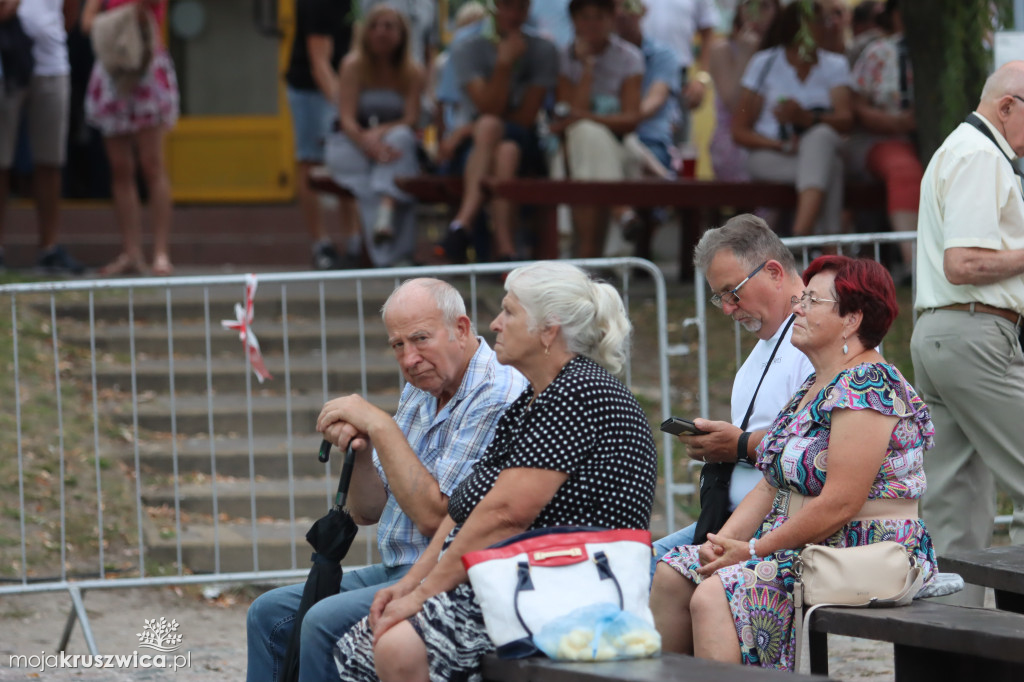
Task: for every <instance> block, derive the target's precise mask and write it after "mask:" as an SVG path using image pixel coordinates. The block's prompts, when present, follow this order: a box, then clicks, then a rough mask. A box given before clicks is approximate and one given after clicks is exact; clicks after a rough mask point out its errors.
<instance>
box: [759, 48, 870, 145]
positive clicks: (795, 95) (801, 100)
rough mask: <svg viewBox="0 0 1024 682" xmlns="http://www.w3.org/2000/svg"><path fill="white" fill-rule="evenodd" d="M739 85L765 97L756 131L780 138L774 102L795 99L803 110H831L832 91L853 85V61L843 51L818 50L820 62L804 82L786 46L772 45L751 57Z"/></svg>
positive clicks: (812, 68) (772, 137)
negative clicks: (849, 60)
mask: <svg viewBox="0 0 1024 682" xmlns="http://www.w3.org/2000/svg"><path fill="white" fill-rule="evenodd" d="M740 85H742V86H743V87H744V88H746V89H747V90H750V91H752V92H755V93H757V94H758V95H761V97H763V98H764V104H763V105H762V106H761V114H760V116H758V117H757V122H755V123H754V130H755V131H756V132H758V133H759V134H761V135H764V136H765V137H768V138H771V139H773V140H778V139H780V137H779V121H778V119H776V118H775V114H774V113H772V110H773V109H774V108H775V105H777V104H778V103H779V102H780V101H781V100H784V99H792V100H796V102H797V104H799V105H800V106H801V107H803V108H804V109H831V108H832V97H831V96H830V94H829V93H830V92H831V90H832V89H833V88H837V87H839V86H843V85H845V86H849V85H850V64H849V62H847V61H846V57H844V56H843V55H841V54H835V53H834V52H826V51H825V50H818V63H817V64H815V65H814V66H812V67H811V71H810V73H808V74H807V78H806V79H804V80H802V81H801V80H800V79H799V78H798V77H797V75H796V69H794V68H793V66H792V65H791V64H790V63H789V62H788V61H787V60H786V49H785V48H784V47H773V48H771V49H769V50H762V51H761V52H758V53H757V54H755V55H754V56H753V57H751V58H750V62H749V63H748V64H747V70H746V71H744V72H743V79H742V80H741V81H740Z"/></svg>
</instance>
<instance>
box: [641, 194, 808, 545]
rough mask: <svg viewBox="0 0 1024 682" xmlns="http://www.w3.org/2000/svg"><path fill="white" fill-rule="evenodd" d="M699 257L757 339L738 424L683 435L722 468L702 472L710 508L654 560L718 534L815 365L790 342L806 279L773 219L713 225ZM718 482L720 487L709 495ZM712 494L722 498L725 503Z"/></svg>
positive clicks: (742, 377) (699, 422) (737, 392)
mask: <svg viewBox="0 0 1024 682" xmlns="http://www.w3.org/2000/svg"><path fill="white" fill-rule="evenodd" d="M693 263H694V266H696V267H698V268H700V269H701V270H703V271H704V273H705V276H706V277H707V281H708V285H709V286H710V287H711V291H712V292H714V293H713V294H712V295H711V303H712V304H714V305H715V306H716V307H717V308H720V309H721V310H722V312H723V313H724V314H726V315H728V316H729V317H731V318H732V319H733V320H735V321H736V322H738V323H739V324H740V325H741V326H742V327H743V328H744V329H746V330H747V331H748V332H751V333H753V334H754V335H756V336H757V338H758V342H757V344H756V345H755V346H754V348H753V350H751V351H750V355H748V356H747V359H746V360H745V361H744V363H743V366H742V367H740V369H739V371H738V372H737V373H736V377H735V379H734V380H733V386H732V422H731V423H730V422H725V421H712V420H710V419H695V420H694V425H695V426H697V428H699V429H701V430H702V431H707V432H708V433H707V434H706V435H701V436H688V435H683V436H679V440H680V442H682V443H683V444H684V445H686V452H687V454H688V455H689V456H690V458H691V459H694V460H696V461H698V462H705V463H707V464H714V465H716V466H715V467H714V468H713V469H709V470H707V471H705V472H703V473H702V478H704V477H707V478H706V479H705V485H702V486H701V487H702V493H701V503H702V505H704V507H703V508H702V509H701V517H700V518H699V519H698V523H695V524H692V525H690V526H688V527H686V528H683V529H682V530H679V531H676V532H675V533H673V534H671V535H669V536H668V537H665V538H662V539H661V540H659V541H658V542H656V543H655V545H654V549H655V559H658V558H660V557H662V556H664V555H665V554H666V553H668V552H669V551H670V550H671V549H672V548H673V547H678V546H680V545H690V544H696V543H700V542H703V541H704V535H705V534H706V533H707V532H709V531H710V532H718V530H719V529H720V528H721V523H724V521H725V519H724V518H723V517H722V512H724V514H725V516H727V514H728V513H729V512H731V511H732V510H733V509H735V508H736V505H738V504H739V503H740V501H741V500H742V499H743V498H744V497H745V496H746V494H747V493H748V492H750V490H751V489H752V488H753V487H754V486H755V485H757V483H758V481H760V480H762V478H763V477H762V475H761V472H759V471H758V470H757V469H755V468H754V466H753V463H754V459H755V449H756V448H757V444H758V443H760V442H761V438H763V437H764V434H765V433H766V431H767V429H768V427H769V426H770V425H771V423H772V422H773V421H774V420H775V417H776V416H777V415H778V413H779V411H780V410H781V409H782V408H783V407H785V405H786V403H787V402H788V401H789V399H790V398H792V397H793V394H794V393H796V390H797V389H798V388H799V387H800V385H801V384H802V383H803V381H804V379H806V378H807V375H808V374H810V373H811V372H813V371H814V369H813V367H811V363H810V361H809V360H808V359H807V356H805V355H804V354H803V353H801V352H800V351H798V350H797V349H796V348H794V347H793V345H792V343H790V337H791V336H792V334H793V329H792V324H791V323H792V317H793V315H792V309H793V304H792V303H791V300H792V299H793V298H794V297H795V298H797V299H799V297H800V296H801V294H802V293H803V287H804V284H803V280H801V278H800V273H799V271H798V270H797V268H796V260H795V259H794V258H793V254H792V252H790V250H789V249H788V248H786V246H785V245H784V244H783V243H782V240H780V239H779V237H778V235H776V234H775V233H774V232H773V231H772V230H771V228H769V227H768V225H767V223H765V222H764V221H763V220H762V219H760V218H758V217H757V216H755V215H751V214H749V213H746V214H741V215H738V216H735V217H734V218H732V219H730V220H729V221H728V222H726V223H725V225H723V226H722V227H719V228H717V229H712V230H708V231H707V232H705V233H704V236H703V237H701V240H700V242H699V243H698V244H697V248H696V249H695V250H694V255H693ZM681 416H687V415H681ZM730 469H731V471H730ZM712 481H714V482H717V485H714V484H713V483H712ZM713 485H714V492H711V493H706V492H705V490H706V489H708V490H711V489H712V486H713ZM726 489H727V493H728V503H727V509H724V510H723V509H722V507H723V506H724V505H723V502H724V500H723V499H722V498H724V496H725V493H726ZM708 495H711V496H712V497H717V498H718V504H714V502H712V501H711V500H710V498H709V497H708ZM698 530H699V532H698Z"/></svg>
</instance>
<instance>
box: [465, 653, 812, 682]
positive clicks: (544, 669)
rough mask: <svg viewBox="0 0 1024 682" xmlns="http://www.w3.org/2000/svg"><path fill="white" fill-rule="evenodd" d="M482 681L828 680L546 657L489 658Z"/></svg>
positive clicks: (682, 660) (667, 663)
mask: <svg viewBox="0 0 1024 682" xmlns="http://www.w3.org/2000/svg"><path fill="white" fill-rule="evenodd" d="M483 678H484V680H485V681H486V682H609V681H610V680H619V681H620V682H651V681H655V680H656V681H657V682H676V681H679V682H684V681H685V682H786V680H794V681H795V682H801V681H802V680H826V679H829V678H827V677H821V676H817V675H814V676H809V675H794V674H793V673H789V672H779V671H776V670H764V669H762V668H754V667H750V666H744V665H736V664H733V663H718V662H717V661H706V660H704V659H702V658H693V657H692V656H683V655H681V654H662V655H661V656H659V657H658V658H645V659H641V660H637V661H608V662H604V663H564V662H560V661H552V660H550V659H547V658H543V657H537V658H522V659H518V660H512V661H505V660H501V659H499V658H498V657H497V656H494V655H490V656H487V657H486V658H484V661H483Z"/></svg>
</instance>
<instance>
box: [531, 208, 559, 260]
mask: <svg viewBox="0 0 1024 682" xmlns="http://www.w3.org/2000/svg"><path fill="white" fill-rule="evenodd" d="M534 210H535V211H537V219H536V230H537V233H536V235H535V241H534V244H533V257H534V259H535V260H555V259H557V258H558V207H557V206H537V207H536V208H535V209H534Z"/></svg>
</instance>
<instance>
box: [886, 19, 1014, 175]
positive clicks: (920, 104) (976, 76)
mask: <svg viewBox="0 0 1024 682" xmlns="http://www.w3.org/2000/svg"><path fill="white" fill-rule="evenodd" d="M900 8H901V9H902V11H903V23H904V26H905V33H906V37H907V46H908V49H909V50H910V59H911V61H912V62H913V65H914V106H915V110H916V113H917V138H918V152H919V154H920V156H921V159H922V160H923V161H924V162H925V163H927V162H928V159H930V158H931V156H932V154H933V153H934V152H935V150H936V149H937V148H938V146H939V145H940V144H942V141H943V140H944V139H945V138H946V136H947V135H949V133H950V132H951V131H952V130H953V128H955V127H956V126H957V125H958V124H959V123H960V121H962V120H963V119H964V117H965V116H966V115H967V114H968V113H969V112H971V111H973V110H974V109H975V107H977V105H978V97H979V95H980V94H981V88H982V86H983V85H984V84H985V79H986V78H987V77H988V74H989V72H990V71H991V67H992V56H991V52H990V49H991V44H992V32H993V30H994V29H998V28H1001V27H1002V26H1005V25H1007V24H1010V23H1012V21H1011V19H1012V0H996V1H995V2H993V1H991V0H902V2H901V3H900Z"/></svg>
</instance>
